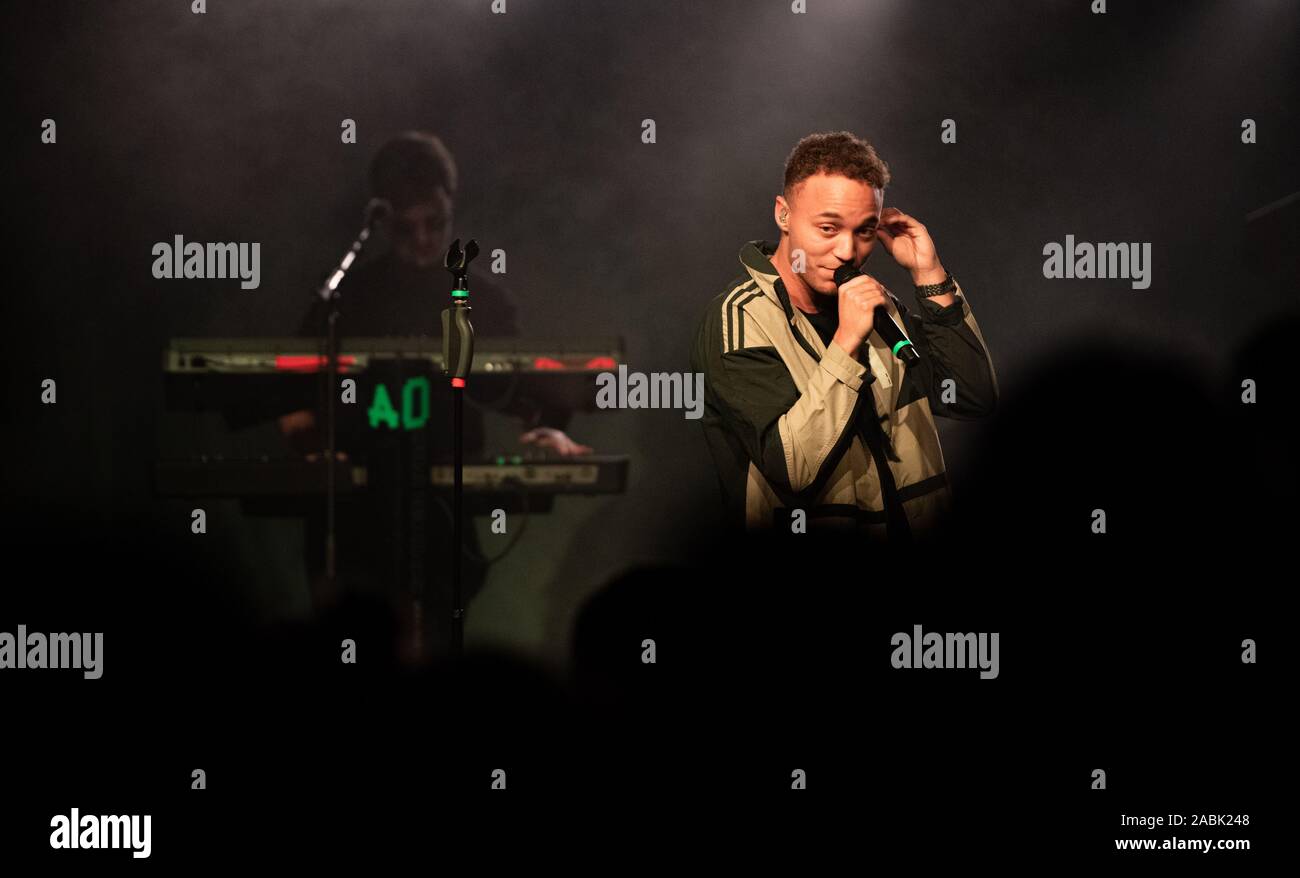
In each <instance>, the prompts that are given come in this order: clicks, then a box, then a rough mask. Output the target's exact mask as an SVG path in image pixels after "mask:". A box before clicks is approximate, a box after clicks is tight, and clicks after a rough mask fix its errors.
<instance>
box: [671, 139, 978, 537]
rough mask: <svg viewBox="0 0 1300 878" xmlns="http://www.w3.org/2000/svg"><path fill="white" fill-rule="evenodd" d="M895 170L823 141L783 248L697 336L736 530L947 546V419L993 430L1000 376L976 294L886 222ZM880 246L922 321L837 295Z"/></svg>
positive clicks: (884, 296) (764, 260)
mask: <svg viewBox="0 0 1300 878" xmlns="http://www.w3.org/2000/svg"><path fill="white" fill-rule="evenodd" d="M888 183H889V169H888V166H887V165H886V164H885V162H883V161H882V160H881V159H880V157H879V156H878V155H876V151H875V149H874V148H873V147H872V146H871V144H870V143H868V142H866V141H865V140H862V139H859V138H857V137H855V136H854V135H852V134H850V133H848V132H843V131H841V132H836V133H825V134H812V135H809V136H807V137H805V138H803V139H802V140H800V141H799V143H798V144H797V145H796V146H795V148H794V150H793V151H792V152H791V153H790V156H789V158H788V159H787V161H786V166H785V185H784V191H783V192H782V194H780V195H777V196H776V206H775V211H774V213H775V218H776V224H777V227H778V228H779V229H780V233H781V239H780V242H779V243H778V244H775V245H773V244H771V243H768V242H765V241H751V242H749V243H748V244H746V245H745V246H744V247H743V248H741V251H740V261H741V264H742V265H743V266H744V268H745V272H746V273H745V274H744V275H742V276H741V277H740V278H738V279H737V280H735V281H732V282H731V283H730V284H728V285H727V287H726V288H725V289H724V291H723V292H722V293H721V294H720V295H718V296H717V297H715V298H714V299H713V301H712V302H711V303H710V304H709V306H708V308H707V309H706V311H705V313H704V315H703V317H702V319H701V320H700V322H699V324H698V329H697V333H696V338H695V345H694V348H693V350H692V354H691V367H692V369H693V370H695V371H697V372H703V373H704V376H705V379H704V383H705V406H704V417H703V419H702V423H703V425H704V431H705V438H706V440H707V441H708V445H709V450H710V452H711V453H712V455H713V459H714V462H715V464H716V466H717V469H718V477H719V481H720V482H721V486H722V492H723V497H724V500H725V502H726V506H727V510H728V516H729V519H730V522H731V523H732V524H735V525H739V524H741V523H743V524H744V525H745V526H746V527H749V528H756V527H778V528H782V529H786V530H798V529H800V527H803V528H807V529H812V528H814V527H817V526H819V525H831V526H833V527H841V528H849V529H857V530H859V531H860V532H862V533H863V534H865V535H866V536H868V537H869V538H872V539H879V540H887V541H888V543H889V544H890V545H892V546H907V545H910V544H913V543H914V542H921V541H923V540H925V539H926V538H929V537H932V536H934V535H935V534H936V533H937V532H938V531H939V529H940V526H941V525H942V524H943V523H944V519H945V517H946V513H947V512H948V510H949V506H950V502H951V501H950V497H949V487H948V479H947V475H946V472H945V468H944V462H943V452H942V450H941V449H940V447H939V434H938V432H937V431H936V429H935V424H934V416H935V415H940V416H942V417H948V418H957V419H973V418H981V417H986V416H988V415H989V414H991V413H992V412H993V410H994V409H995V408H996V406H997V400H998V387H997V378H996V376H995V374H994V370H993V362H992V360H991V359H990V357H989V353H988V349H987V348H986V346H985V344H984V339H983V336H982V335H981V334H980V329H979V326H978V324H976V322H975V317H974V315H973V314H972V313H971V309H970V305H969V304H968V303H967V302H966V299H965V296H964V294H963V290H962V287H961V286H960V285H959V284H958V282H957V280H956V279H955V278H954V277H953V276H952V275H950V274H948V272H947V271H945V270H944V267H943V265H942V263H940V261H939V254H938V252H937V251H936V249H935V244H934V241H933V240H932V239H931V238H930V234H929V232H927V231H926V228H925V226H923V225H922V224H921V223H920V222H919V221H918V220H917V219H916V218H915V217H912V216H908V215H907V214H905V213H903V212H902V211H901V210H898V209H897V208H892V207H891V208H886V209H883V210H882V207H883V203H884V189H885V187H886V186H887V185H888ZM877 240H879V241H880V242H881V244H882V245H883V246H884V249H885V250H886V252H888V253H889V255H890V256H892V257H893V258H894V261H895V262H897V263H898V264H899V265H901V266H902V267H903V268H905V269H907V270H908V271H909V272H910V273H911V276H912V281H913V283H914V284H915V286H916V301H917V305H918V310H917V311H911V310H909V309H908V308H906V307H905V306H904V305H903V303H902V302H900V301H898V299H897V298H896V297H895V296H894V295H893V294H892V293H890V292H889V291H888V290H886V289H885V288H884V287H883V286H881V284H880V283H879V282H878V281H877V280H875V279H874V278H872V277H870V276H869V275H865V274H860V275H857V276H855V277H853V279H852V280H849V281H847V282H846V283H844V285H843V286H837V284H836V282H835V279H834V274H835V270H836V269H837V268H840V267H841V266H845V265H850V266H852V267H853V268H855V269H857V268H859V267H860V266H862V264H863V263H864V262H865V261H866V259H867V257H869V256H870V255H871V252H872V250H874V249H875V246H876V241H877ZM877 308H883V309H885V311H886V312H888V315H889V317H890V318H892V319H893V320H895V321H896V322H897V323H898V325H899V327H900V328H901V329H902V330H903V331H904V332H905V333H906V336H907V337H908V338H910V339H911V341H912V343H913V344H914V346H915V348H916V351H917V352H918V353H919V354H920V360H919V362H917V363H915V364H913V365H911V366H905V365H904V364H903V363H902V362H901V361H900V360H899V359H898V358H897V357H896V356H895V354H894V352H893V351H892V350H891V347H890V345H889V344H887V343H886V342H884V341H882V340H881V338H880V336H879V334H878V333H873V331H872V330H873V328H874V324H875V322H876V321H878V320H880V319H881V316H878V315H877V313H876V309H877Z"/></svg>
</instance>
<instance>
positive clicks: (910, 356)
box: [835, 263, 921, 366]
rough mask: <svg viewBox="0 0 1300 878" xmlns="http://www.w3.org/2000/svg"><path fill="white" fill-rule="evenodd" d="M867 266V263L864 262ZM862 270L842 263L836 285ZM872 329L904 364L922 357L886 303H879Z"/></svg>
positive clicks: (837, 271)
mask: <svg viewBox="0 0 1300 878" xmlns="http://www.w3.org/2000/svg"><path fill="white" fill-rule="evenodd" d="M863 265H864V267H865V263H863ZM861 273H862V272H861V270H860V269H857V268H854V267H853V266H852V265H841V266H840V267H839V268H837V269H835V286H837V287H841V286H844V284H846V283H848V282H849V281H851V280H853V278H855V277H857V276H858V275H859V274H861ZM871 331H872V332H874V333H876V334H877V335H879V336H880V339H881V341H883V342H884V343H885V344H887V345H889V349H890V350H891V351H893V353H894V356H895V357H898V359H900V360H902V361H903V364H904V365H907V366H910V365H912V364H913V363H915V362H917V361H918V360H920V359H921V355H920V354H918V353H917V352H916V346H915V345H913V344H912V341H911V339H909V338H908V337H907V334H906V333H904V332H903V329H902V327H900V326H899V325H898V323H897V322H896V321H895V320H894V318H893V315H891V314H890V313H889V309H887V308H886V307H885V306H884V305H877V306H876V310H875V316H874V317H873V318H872V321H871Z"/></svg>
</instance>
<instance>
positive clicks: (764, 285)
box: [740, 241, 794, 321]
mask: <svg viewBox="0 0 1300 878" xmlns="http://www.w3.org/2000/svg"><path fill="white" fill-rule="evenodd" d="M775 252H776V244H774V243H772V242H771V241H749V242H748V243H746V244H745V246H743V247H741V248H740V264H741V265H743V266H745V271H747V272H749V276H750V277H751V278H753V280H754V282H755V283H757V284H758V288H759V289H760V290H762V291H763V294H764V295H766V296H767V297H768V298H769V299H771V300H772V301H773V302H776V303H777V304H778V305H780V306H781V310H782V311H784V312H785V319H786V320H787V321H790V320H793V319H794V309H793V306H792V305H791V304H790V294H789V293H788V292H786V289H785V282H784V281H782V280H781V273H780V272H779V271H777V270H776V268H775V267H774V266H773V265H772V254H773V253H775Z"/></svg>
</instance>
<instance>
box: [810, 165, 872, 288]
mask: <svg viewBox="0 0 1300 878" xmlns="http://www.w3.org/2000/svg"><path fill="white" fill-rule="evenodd" d="M791 195H792V200H791V202H789V205H788V206H789V210H790V218H789V225H790V230H789V232H788V234H789V235H790V250H789V252H790V253H795V252H796V251H798V250H799V249H802V250H803V252H804V259H805V264H804V271H803V273H802V274H801V275H800V276H801V277H802V278H803V281H804V283H806V284H808V286H809V287H811V288H812V289H814V290H816V291H817V292H819V293H828V294H833V293H835V292H836V291H837V289H838V288H837V287H836V286H835V277H834V275H835V269H837V268H839V267H840V266H841V265H844V264H845V263H850V262H851V263H852V264H854V265H859V266H860V265H861V264H862V262H863V261H864V260H865V259H866V258H867V257H868V256H870V255H871V251H872V249H874V248H875V246H876V223H878V222H879V221H880V210H881V208H882V207H883V205H884V193H883V192H881V191H880V190H879V189H876V188H875V187H873V186H872V185H871V184H869V183H863V182H861V181H859V180H850V179H849V178H848V177H845V176H843V175H841V174H814V175H812V176H811V177H809V178H808V179H806V180H804V181H803V182H802V183H800V184H799V185H798V186H796V187H795V189H794V191H793V192H792V193H791Z"/></svg>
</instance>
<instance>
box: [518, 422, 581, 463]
mask: <svg viewBox="0 0 1300 878" xmlns="http://www.w3.org/2000/svg"><path fill="white" fill-rule="evenodd" d="M519 441H520V442H522V443H523V444H525V445H536V446H537V447H538V448H545V449H547V450H548V451H554V452H555V453H556V454H559V455H560V456H562V457H573V456H577V455H582V454H591V452H592V451H593V449H592V447H591V446H590V445H580V444H579V443H577V442H574V441H573V440H572V439H570V438H569V435H568V434H567V433H565V432H564V431H563V430H557V429H555V428H554V427H536V428H534V429H532V430H529V431H528V432H527V433H524V434H523V435H522V436H520V437H519Z"/></svg>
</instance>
